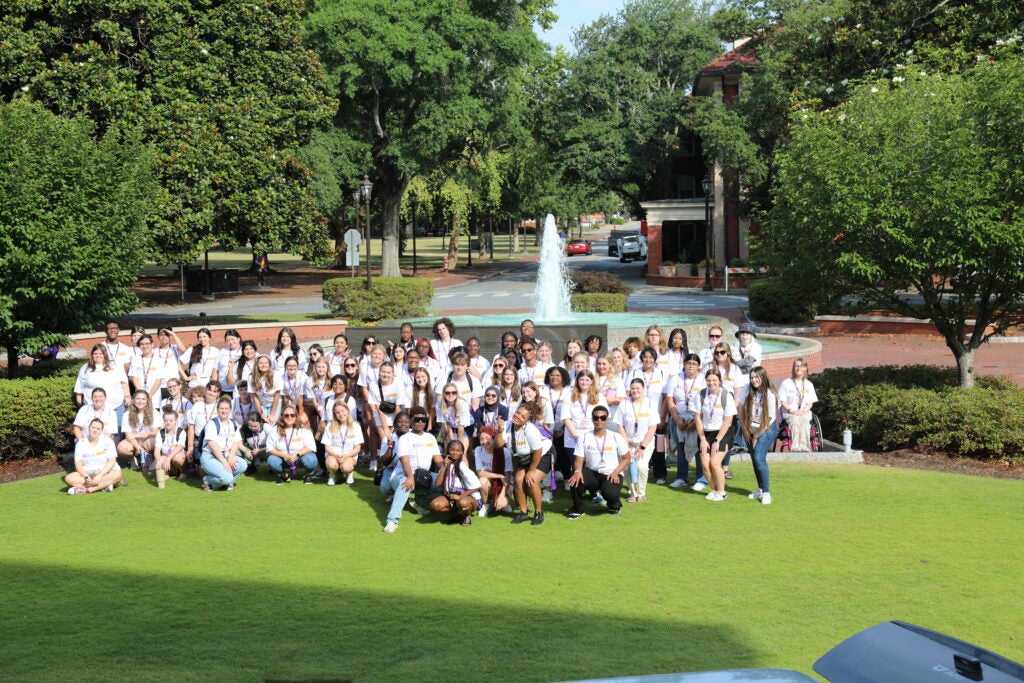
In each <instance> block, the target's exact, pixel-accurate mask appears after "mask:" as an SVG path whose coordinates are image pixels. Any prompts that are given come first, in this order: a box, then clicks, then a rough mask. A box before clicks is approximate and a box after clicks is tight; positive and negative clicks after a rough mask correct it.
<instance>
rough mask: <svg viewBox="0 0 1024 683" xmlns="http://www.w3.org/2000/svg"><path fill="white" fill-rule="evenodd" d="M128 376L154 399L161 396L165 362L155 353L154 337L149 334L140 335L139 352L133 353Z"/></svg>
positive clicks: (138, 387)
mask: <svg viewBox="0 0 1024 683" xmlns="http://www.w3.org/2000/svg"><path fill="white" fill-rule="evenodd" d="M128 378H129V379H130V380H131V381H132V383H133V384H134V385H135V388H136V389H142V390H144V391H146V392H147V393H148V394H149V395H150V396H151V397H153V399H154V401H155V400H157V399H158V398H159V397H160V387H161V386H163V383H164V374H163V364H162V363H161V362H160V359H159V358H158V357H157V355H156V353H154V351H153V337H151V336H150V335H148V334H143V335H142V336H140V337H139V341H138V353H136V354H133V355H132V360H131V363H130V364H129V366H128Z"/></svg>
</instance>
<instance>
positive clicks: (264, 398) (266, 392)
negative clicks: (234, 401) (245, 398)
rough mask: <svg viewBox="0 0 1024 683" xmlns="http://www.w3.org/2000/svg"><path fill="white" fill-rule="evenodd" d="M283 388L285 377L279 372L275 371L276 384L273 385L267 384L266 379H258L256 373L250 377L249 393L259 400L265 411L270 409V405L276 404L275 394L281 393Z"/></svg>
mask: <svg viewBox="0 0 1024 683" xmlns="http://www.w3.org/2000/svg"><path fill="white" fill-rule="evenodd" d="M283 388H284V378H282V377H281V374H280V373H277V372H275V373H274V386H272V387H270V386H267V383H266V382H265V381H264V380H262V379H257V377H256V375H253V376H252V377H250V378H249V393H250V394H253V395H254V396H255V397H256V398H257V399H258V400H259V402H260V407H261V408H262V409H263V412H266V411H268V410H270V407H271V406H272V405H274V394H277V393H279V392H280V391H281V390H282V389H283Z"/></svg>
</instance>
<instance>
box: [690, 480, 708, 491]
mask: <svg viewBox="0 0 1024 683" xmlns="http://www.w3.org/2000/svg"><path fill="white" fill-rule="evenodd" d="M707 487H708V485H707V484H705V483H704V482H700V481H698V482H697V483H696V484H694V485H693V486H692V487H691V488H693V490H694V491H703V490H704V489H706V488H707Z"/></svg>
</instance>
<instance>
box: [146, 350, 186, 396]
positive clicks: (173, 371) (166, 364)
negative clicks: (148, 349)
mask: <svg viewBox="0 0 1024 683" xmlns="http://www.w3.org/2000/svg"><path fill="white" fill-rule="evenodd" d="M153 355H154V356H156V362H157V363H159V364H160V388H161V389H166V388H167V380H168V379H170V378H171V377H178V375H179V374H180V373H179V369H178V347H177V346H175V345H174V344H171V345H170V346H168V347H167V348H166V349H163V348H160V347H157V348H155V349H153Z"/></svg>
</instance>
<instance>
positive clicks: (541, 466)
mask: <svg viewBox="0 0 1024 683" xmlns="http://www.w3.org/2000/svg"><path fill="white" fill-rule="evenodd" d="M531 462H533V456H530V459H529V460H527V461H526V462H525V463H520V461H519V460H518V459H516V461H515V468H516V471H519V470H528V469H530V463H531ZM537 469H538V470H540V471H541V472H543V473H544V474H548V473H549V472H551V453H545V454H544V455H542V456H540V463H538V464H537Z"/></svg>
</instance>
